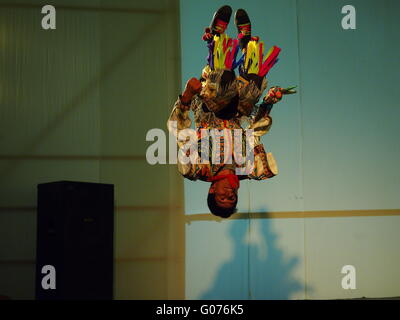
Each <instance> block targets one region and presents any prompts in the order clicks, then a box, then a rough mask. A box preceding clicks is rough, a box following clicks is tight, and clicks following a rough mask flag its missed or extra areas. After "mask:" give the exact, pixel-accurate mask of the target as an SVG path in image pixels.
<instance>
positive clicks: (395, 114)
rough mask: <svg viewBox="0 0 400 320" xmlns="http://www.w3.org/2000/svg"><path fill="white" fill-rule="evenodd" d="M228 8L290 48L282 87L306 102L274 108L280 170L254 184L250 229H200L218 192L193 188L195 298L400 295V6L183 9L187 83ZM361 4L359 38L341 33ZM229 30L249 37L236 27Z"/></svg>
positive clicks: (271, 139)
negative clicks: (349, 275)
mask: <svg viewBox="0 0 400 320" xmlns="http://www.w3.org/2000/svg"><path fill="white" fill-rule="evenodd" d="M223 4H229V5H231V6H232V8H233V9H234V10H236V9H238V8H241V7H243V8H244V9H246V10H247V11H248V13H249V16H250V18H251V20H252V26H253V35H257V36H260V38H261V40H263V41H264V42H265V43H266V46H272V45H277V46H279V47H281V48H282V53H281V55H280V61H279V62H278V64H277V65H276V66H275V67H274V68H273V70H272V71H271V72H270V73H269V75H268V80H269V85H280V86H289V85H298V86H299V93H298V94H297V95H293V96H288V97H285V98H284V99H283V100H282V102H280V103H279V104H277V105H276V106H275V107H274V109H273V111H272V117H273V121H274V123H273V126H272V129H271V131H270V133H268V135H266V136H264V137H263V138H262V140H263V143H264V145H265V147H266V149H267V150H269V151H271V152H272V153H273V154H274V156H275V158H276V159H277V162H278V167H279V171H280V172H279V174H278V176H276V177H274V178H273V179H271V180H270V181H262V182H259V181H249V182H244V183H242V184H241V189H240V195H239V204H238V209H239V213H243V214H244V215H241V217H242V218H243V217H244V219H230V220H225V221H222V222H216V221H212V218H211V217H210V219H208V220H209V221H207V219H206V221H196V215H197V214H203V213H208V212H209V211H208V208H207V205H206V195H207V190H208V184H206V183H202V182H191V181H187V180H186V181H185V213H186V215H188V220H189V221H191V222H190V223H188V224H187V226H186V297H187V298H191V299H201V298H221V299H225V298H227V299H229V298H243V299H248V298H252V299H304V298H306V299H333V298H355V297H363V296H366V297H390V296H400V280H399V279H400V272H399V270H400V253H399V251H398V250H397V243H398V242H399V240H400V235H399V234H398V232H397V229H398V227H399V226H400V217H399V216H398V214H399V213H400V209H399V208H400V197H399V192H400V173H399V171H398V170H397V164H398V163H399V160H400V143H399V134H398V124H397V122H398V119H399V117H400V109H399V108H398V101H399V98H400V91H399V90H398V89H397V85H398V83H397V81H396V79H397V78H398V74H399V71H400V66H399V60H398V54H397V52H398V51H399V44H398V42H397V41H396V38H397V30H398V28H399V22H398V17H397V16H398V12H399V9H400V4H399V3H398V1H394V0H393V1H389V0H387V1H357V0H355V1H351V3H349V2H347V1H341V0H337V1H316V0H301V1H294V0H286V1H273V0H271V1H247V2H243V1H201V2H200V1H181V35H182V39H181V44H182V83H183V84H184V83H185V82H186V81H187V79H189V78H190V77H192V76H198V75H199V73H200V70H201V68H202V67H203V66H204V64H205V57H206V55H207V50H206V47H205V45H204V42H203V41H202V40H201V35H202V33H203V30H204V27H206V26H208V24H209V23H210V20H211V17H212V15H213V13H214V11H215V10H216V9H217V8H218V7H220V6H221V5H223ZM347 4H351V5H353V6H354V7H355V8H356V17H357V19H356V22H357V29H356V30H343V29H342V27H341V20H342V17H343V14H342V13H341V8H342V7H343V6H344V5H347ZM228 34H229V35H231V36H232V37H233V36H235V35H236V30H235V26H234V23H233V18H232V20H231V23H230V26H229V28H228ZM390 209H394V210H392V211H389V210H390ZM354 210H364V211H363V212H364V214H361V215H359V216H356V214H355V213H354ZM368 210H369V211H368ZM384 210H386V211H384ZM321 211H322V212H323V213H321V214H318V213H316V212H321ZM287 212H291V213H292V214H291V215H289V216H288V215H287V214H286V213H287ZM296 212H298V213H299V215H298V217H296ZM388 212H389V213H388ZM256 213H261V214H258V215H257V214H256ZM269 213H274V214H269ZM280 213H281V216H280ZM328 213H330V214H328ZM246 214H247V217H248V218H246ZM389 214H390V216H389ZM344 265H353V266H354V267H355V268H356V289H355V290H344V289H342V287H341V280H342V277H344V275H343V274H341V268H342V267H343V266H344ZM200 266H201V267H200Z"/></svg>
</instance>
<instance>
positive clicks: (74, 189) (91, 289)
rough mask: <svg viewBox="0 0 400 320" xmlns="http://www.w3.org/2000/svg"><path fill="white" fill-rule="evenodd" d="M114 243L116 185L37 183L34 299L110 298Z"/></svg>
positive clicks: (62, 182)
mask: <svg viewBox="0 0 400 320" xmlns="http://www.w3.org/2000/svg"><path fill="white" fill-rule="evenodd" d="M113 239H114V186H113V185H111V184H101V183H87V182H70V181H59V182H51V183H44V184H39V185H38V212H37V248H36V299H38V300H65V299H67V300H86V299H90V300H109V299H112V298H113V264H114V245H113Z"/></svg>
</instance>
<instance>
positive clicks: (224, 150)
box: [167, 96, 278, 181]
mask: <svg viewBox="0 0 400 320" xmlns="http://www.w3.org/2000/svg"><path fill="white" fill-rule="evenodd" d="M204 102H205V101H203V99H202V98H201V97H199V96H195V97H194V98H193V99H192V101H191V104H190V110H192V111H193V113H194V121H195V128H196V139H197V144H198V147H199V148H198V157H200V156H201V154H202V152H207V158H208V159H209V160H210V161H208V163H199V162H200V161H199V159H196V161H191V162H189V163H187V164H184V163H181V162H180V161H179V160H178V170H179V172H180V173H181V174H182V175H183V176H184V177H185V178H187V179H190V180H198V179H199V180H203V181H207V180H208V179H209V178H210V177H213V176H215V175H216V174H217V173H218V172H220V171H221V170H223V169H227V168H229V169H232V170H234V171H235V169H236V168H242V169H244V170H243V171H242V172H243V173H242V174H238V176H239V179H254V180H264V179H268V178H271V177H273V176H275V175H276V174H277V173H278V169H277V165H276V162H275V159H274V157H273V155H272V153H270V152H268V153H266V152H265V149H264V146H263V145H262V144H261V143H260V137H261V136H262V135H264V134H266V133H267V132H268V131H269V130H270V128H271V125H272V118H271V116H270V115H269V112H270V110H271V108H272V105H271V104H261V105H260V106H257V107H255V108H254V109H255V110H254V112H253V113H252V114H251V115H250V116H249V117H245V116H242V117H241V118H232V119H230V120H222V119H219V118H218V117H216V116H215V114H214V112H210V111H208V110H207V108H205V106H204ZM174 122H175V123H176V126H177V127H176V129H175V128H174V127H173V123H174ZM191 124H192V121H191V119H190V118H189V110H185V108H184V107H183V105H182V102H181V100H180V97H179V98H178V99H177V101H176V102H175V105H174V108H173V110H172V112H171V114H170V117H169V119H168V122H167V126H168V130H169V131H170V132H171V133H172V134H174V135H175V137H177V144H178V147H179V148H182V147H183V146H184V145H185V144H187V142H188V140H189V138H186V139H185V138H184V139H182V138H179V133H180V132H181V130H184V129H188V128H190V127H191ZM201 129H218V130H223V131H220V132H223V134H222V135H221V136H220V138H219V139H220V144H221V148H220V152H217V153H216V157H215V158H212V151H211V149H212V141H215V140H213V139H209V141H210V144H209V146H210V147H209V148H207V149H208V150H204V148H202V144H201V141H202V139H204V138H205V137H204V135H203V137H202V136H201V131H200V130H201ZM233 129H240V130H233ZM243 129H252V130H253V135H254V140H253V142H252V143H253V147H254V158H253V159H254V161H253V162H252V163H249V162H247V163H246V162H245V163H244V164H242V165H241V164H237V162H238V161H235V157H234V156H232V157H231V163H228V162H227V161H226V156H227V154H228V155H232V153H233V151H234V150H240V149H237V148H238V147H239V146H238V141H239V144H242V149H241V151H242V153H243V154H244V153H245V152H246V147H245V143H246V135H245V130H243ZM203 132H204V130H203ZM238 132H239V133H241V136H242V137H241V138H239V139H234V135H235V134H238ZM224 136H225V139H226V140H225V139H224ZM227 145H228V146H227ZM232 146H233V147H232ZM210 148H211V149H210ZM213 159H214V160H213ZM215 159H219V163H218V161H215Z"/></svg>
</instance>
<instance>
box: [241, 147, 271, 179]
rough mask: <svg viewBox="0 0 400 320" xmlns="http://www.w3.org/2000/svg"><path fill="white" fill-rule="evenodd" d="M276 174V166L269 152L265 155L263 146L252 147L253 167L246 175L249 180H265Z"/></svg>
mask: <svg viewBox="0 0 400 320" xmlns="http://www.w3.org/2000/svg"><path fill="white" fill-rule="evenodd" d="M277 174H278V166H277V164H276V161H275V158H274V156H273V155H272V153H271V152H268V153H266V152H265V150H264V146H263V145H262V144H258V145H257V146H255V147H254V167H253V170H252V172H251V173H250V174H249V175H248V178H249V179H254V180H265V179H270V178H272V177H274V176H276V175H277Z"/></svg>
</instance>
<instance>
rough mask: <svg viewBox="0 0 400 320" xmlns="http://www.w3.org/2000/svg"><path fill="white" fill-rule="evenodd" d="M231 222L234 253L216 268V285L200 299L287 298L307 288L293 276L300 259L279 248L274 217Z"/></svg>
mask: <svg viewBox="0 0 400 320" xmlns="http://www.w3.org/2000/svg"><path fill="white" fill-rule="evenodd" d="M231 223H232V226H231V229H230V237H231V239H232V241H233V242H234V245H233V247H234V249H233V257H232V259H231V260H229V261H228V262H226V263H225V264H224V265H223V266H222V267H221V269H220V270H219V271H218V272H217V275H216V280H215V282H214V285H213V286H212V287H211V288H209V289H208V290H207V291H206V292H205V293H204V294H203V295H202V296H201V299H206V300H207V299H232V300H235V299H241V300H245V299H263V300H268V299H275V300H276V299H279V300H288V299H292V295H293V294H295V293H297V294H299V291H300V292H303V291H304V290H305V287H304V286H305V284H304V281H303V280H298V279H296V278H295V277H294V276H293V272H294V271H295V269H296V268H298V267H299V262H300V259H299V257H296V256H294V257H290V258H287V257H285V255H284V252H283V251H282V250H281V249H279V248H278V246H277V234H276V233H274V232H273V231H272V229H271V219H243V220H240V219H238V220H233V221H231ZM257 224H258V225H257ZM252 233H253V234H252ZM246 239H250V240H249V241H246ZM307 290H310V288H307Z"/></svg>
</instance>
